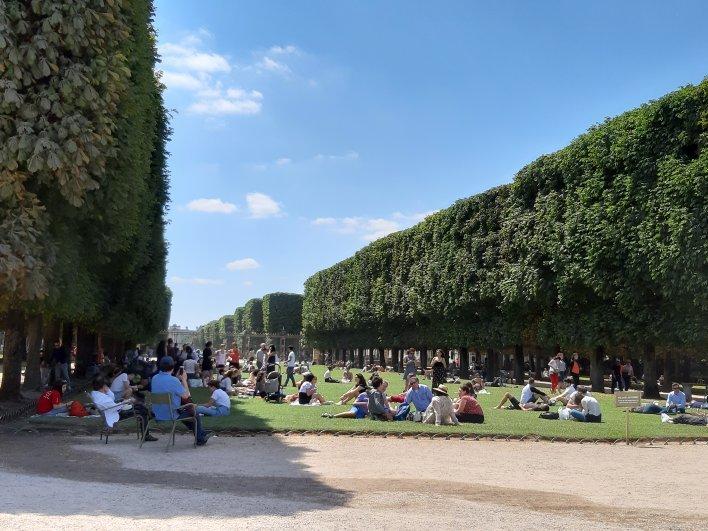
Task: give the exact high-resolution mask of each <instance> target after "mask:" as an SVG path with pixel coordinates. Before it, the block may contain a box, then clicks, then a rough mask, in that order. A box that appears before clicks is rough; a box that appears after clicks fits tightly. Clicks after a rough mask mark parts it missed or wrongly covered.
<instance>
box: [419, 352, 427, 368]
mask: <svg viewBox="0 0 708 531" xmlns="http://www.w3.org/2000/svg"><path fill="white" fill-rule="evenodd" d="M420 368H421V369H423V372H425V369H427V368H428V347H420Z"/></svg>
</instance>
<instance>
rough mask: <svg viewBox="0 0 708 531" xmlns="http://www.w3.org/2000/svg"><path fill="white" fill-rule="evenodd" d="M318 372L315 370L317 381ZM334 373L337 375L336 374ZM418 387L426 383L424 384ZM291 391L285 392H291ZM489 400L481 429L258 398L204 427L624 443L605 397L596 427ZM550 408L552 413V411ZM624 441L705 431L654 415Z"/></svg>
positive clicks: (200, 392)
mask: <svg viewBox="0 0 708 531" xmlns="http://www.w3.org/2000/svg"><path fill="white" fill-rule="evenodd" d="M323 371H324V368H323V367H315V368H314V372H315V373H316V374H317V375H318V376H321V374H322V372H323ZM336 374H337V375H338V374H341V372H339V371H336ZM385 379H386V380H388V382H389V384H390V385H389V388H388V394H389V396H390V395H393V394H396V393H400V392H401V391H402V390H403V381H402V379H401V375H400V374H396V373H386V375H385ZM422 383H424V384H426V383H427V384H429V382H427V381H426V380H423V381H422ZM349 387H350V386H349V384H328V383H324V382H323V381H320V382H319V383H318V390H319V392H320V393H322V394H323V395H324V396H325V398H327V399H328V400H333V401H337V400H338V398H339V396H340V395H341V394H342V393H344V392H345V391H347V390H348V389H349ZM448 388H449V389H450V392H451V396H457V389H458V386H457V385H454V384H450V385H449V386H448ZM292 389H293V388H292V387H290V388H288V389H287V390H286V391H287V392H292ZM489 391H490V392H491V395H480V396H479V401H480V404H481V405H482V408H483V410H484V415H485V422H484V424H463V425H460V426H435V425H429V424H428V425H426V424H421V423H414V422H381V421H373V420H368V419H364V420H354V419H327V418H322V417H321V415H322V413H324V412H330V413H339V412H341V411H347V410H348V409H349V407H348V406H321V407H294V406H290V405H287V404H273V403H268V402H265V401H264V400H261V399H260V398H252V399H239V398H233V399H232V406H231V414H230V415H229V416H228V417H216V418H207V419H206V420H205V426H206V427H207V428H214V429H216V430H219V429H244V430H278V431H282V430H313V431H317V430H337V431H343V432H387V433H443V434H445V433H469V434H484V435H514V436H519V435H539V436H542V437H559V438H575V439H583V438H586V439H605V438H611V439H618V438H624V434H625V413H624V411H622V410H618V409H617V408H615V407H614V405H613V401H612V396H611V395H595V396H596V397H597V398H598V400H599V401H600V404H601V407H602V418H603V422H602V423H601V424H589V423H582V422H575V421H560V420H544V419H540V418H539V417H538V415H539V414H538V413H533V412H523V411H508V410H505V409H502V410H496V409H493V407H494V406H495V405H497V404H498V403H499V400H500V398H501V395H503V393H504V392H506V391H509V392H511V393H512V394H514V395H515V396H517V397H518V395H519V392H520V389H519V387H517V386H509V387H505V388H489ZM192 394H193V397H194V401H195V402H198V403H201V402H205V401H206V400H207V399H208V390H207V389H193V393H192ZM553 409H554V408H552V410H553ZM630 437H631V438H651V437H688V438H691V437H708V429H707V428H706V427H703V426H686V425H673V424H662V423H661V421H660V417H659V416H658V415H639V414H630Z"/></svg>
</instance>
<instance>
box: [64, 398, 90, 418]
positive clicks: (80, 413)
mask: <svg viewBox="0 0 708 531" xmlns="http://www.w3.org/2000/svg"><path fill="white" fill-rule="evenodd" d="M69 416H70V417H88V416H89V412H88V411H86V407H85V406H84V405H83V404H82V403H81V402H78V401H77V400H74V401H73V402H72V403H71V404H69Z"/></svg>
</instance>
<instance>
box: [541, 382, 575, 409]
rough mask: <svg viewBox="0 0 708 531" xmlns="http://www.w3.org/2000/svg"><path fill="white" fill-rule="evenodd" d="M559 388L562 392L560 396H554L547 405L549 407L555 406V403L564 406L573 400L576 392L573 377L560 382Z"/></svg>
mask: <svg viewBox="0 0 708 531" xmlns="http://www.w3.org/2000/svg"><path fill="white" fill-rule="evenodd" d="M559 385H560V388H561V389H562V390H563V392H562V393H561V394H559V395H558V396H554V397H553V398H551V399H550V400H549V401H548V403H549V404H550V405H554V404H556V402H560V403H561V404H563V405H564V406H566V405H568V402H570V401H571V400H572V399H573V395H574V394H575V392H576V391H577V390H578V389H577V388H576V387H575V384H574V383H573V377H572V376H568V377H567V378H566V379H565V380H563V381H562V382H560V384H559Z"/></svg>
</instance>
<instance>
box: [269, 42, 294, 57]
mask: <svg viewBox="0 0 708 531" xmlns="http://www.w3.org/2000/svg"><path fill="white" fill-rule="evenodd" d="M268 53H272V54H278V55H290V54H298V53H300V50H298V48H297V46H294V45H292V44H288V45H286V46H271V47H270V48H269V49H268Z"/></svg>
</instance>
